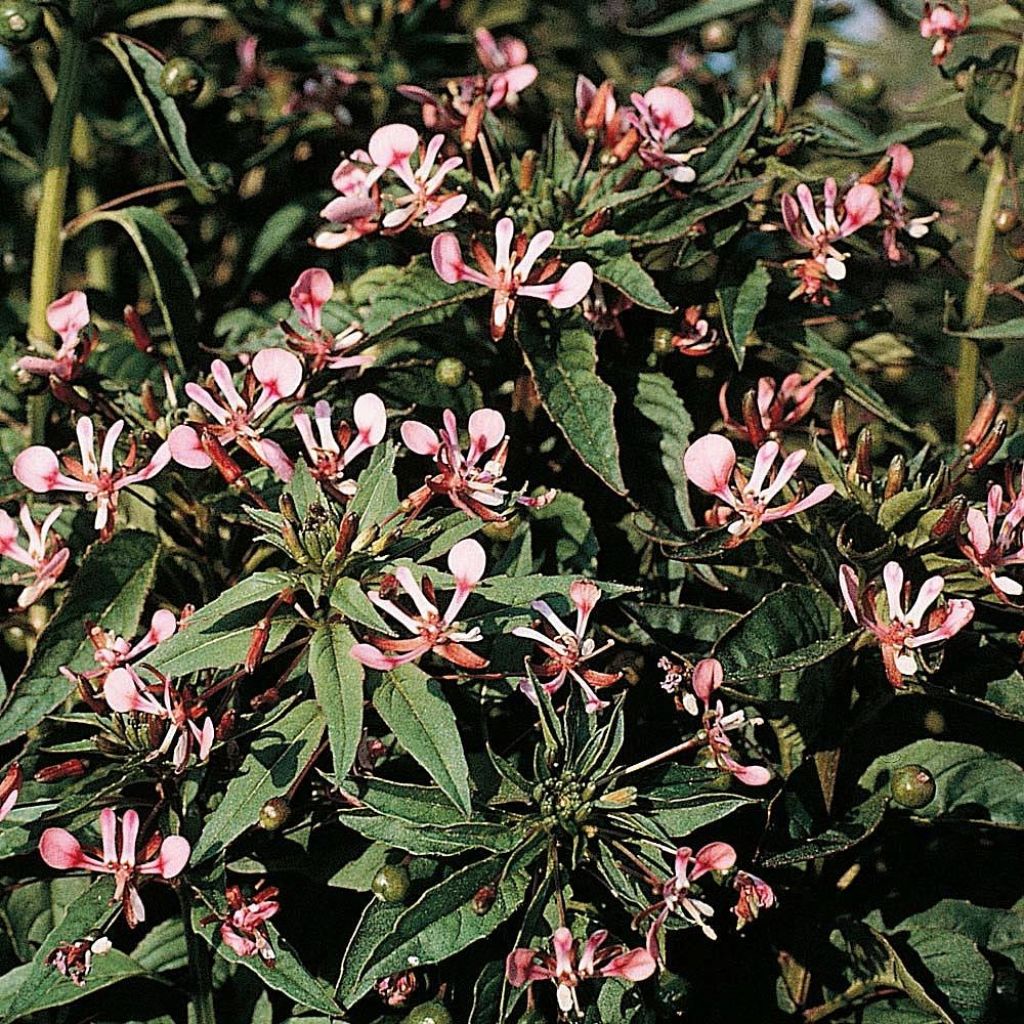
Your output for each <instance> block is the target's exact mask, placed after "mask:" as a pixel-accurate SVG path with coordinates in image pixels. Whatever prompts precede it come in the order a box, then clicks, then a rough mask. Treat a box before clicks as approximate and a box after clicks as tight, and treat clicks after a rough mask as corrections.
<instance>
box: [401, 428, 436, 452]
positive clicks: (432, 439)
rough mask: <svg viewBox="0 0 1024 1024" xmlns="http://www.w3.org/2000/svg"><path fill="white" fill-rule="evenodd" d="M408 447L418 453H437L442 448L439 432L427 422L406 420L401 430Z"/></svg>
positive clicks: (403, 440)
mask: <svg viewBox="0 0 1024 1024" xmlns="http://www.w3.org/2000/svg"><path fill="white" fill-rule="evenodd" d="M399 433H400V434H401V435H402V442H403V443H404V444H405V446H406V448H408V449H409V451H411V452H415V453H416V454H417V455H431V456H433V455H436V454H437V453H438V452H439V451H440V450H441V442H440V440H439V439H438V436H437V434H436V433H435V432H434V431H433V430H431V428H430V427H428V426H427V425H426V424H425V423H419V422H417V421H416V420H406V421H405V422H404V423H403V424H402V426H401V429H400V431H399Z"/></svg>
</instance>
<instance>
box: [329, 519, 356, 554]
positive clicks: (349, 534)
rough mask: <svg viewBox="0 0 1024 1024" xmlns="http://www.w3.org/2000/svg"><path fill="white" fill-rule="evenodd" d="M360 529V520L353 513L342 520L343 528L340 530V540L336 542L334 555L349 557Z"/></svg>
mask: <svg viewBox="0 0 1024 1024" xmlns="http://www.w3.org/2000/svg"><path fill="white" fill-rule="evenodd" d="M358 528H359V520H358V518H357V517H356V516H354V515H352V514H351V513H350V514H349V515H347V516H345V518H344V519H342V521H341V526H340V527H339V528H338V539H337V540H336V541H335V542H334V554H335V556H336V557H338V558H347V557H348V554H349V552H350V551H351V550H352V543H353V541H354V540H355V536H356V530H357V529H358Z"/></svg>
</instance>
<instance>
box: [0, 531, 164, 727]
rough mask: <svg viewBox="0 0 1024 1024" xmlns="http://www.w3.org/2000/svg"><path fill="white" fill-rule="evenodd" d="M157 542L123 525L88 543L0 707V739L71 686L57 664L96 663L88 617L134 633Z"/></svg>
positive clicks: (33, 719)
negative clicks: (102, 540)
mask: <svg viewBox="0 0 1024 1024" xmlns="http://www.w3.org/2000/svg"><path fill="white" fill-rule="evenodd" d="M159 546H160V545H159V541H158V540H157V538H156V537H155V536H153V535H152V534H149V533H142V532H141V531H139V530H122V531H121V532H120V533H115V534H114V536H113V537H112V538H111V539H110V540H109V541H108V542H107V543H106V544H100V543H96V544H94V545H93V546H92V547H91V548H90V549H89V551H88V553H87V554H86V556H85V558H84V559H83V560H82V563H81V565H80V566H79V568H78V572H77V573H76V574H75V578H74V579H73V580H72V582H71V585H70V586H69V587H68V590H67V593H66V594H65V596H64V599H63V600H62V601H61V603H60V607H59V608H58V609H57V611H56V613H55V614H54V616H53V618H52V619H50V621H49V622H48V623H47V624H46V628H45V629H44V630H43V632H42V633H41V634H40V636H39V642H38V643H37V645H36V649H35V652H34V653H33V655H32V660H31V661H30V662H29V663H28V665H27V666H26V668H25V671H24V672H23V673H22V675H21V677H20V678H19V679H17V680H16V681H15V683H14V687H13V689H12V691H11V694H10V695H9V697H8V699H7V703H6V704H5V706H4V708H3V711H2V713H0V743H8V742H10V741H11V740H12V739H15V738H16V737H18V736H21V735H22V734H23V733H24V732H25V731H26V730H28V729H31V728H32V727H33V726H35V725H38V724H39V722H40V721H42V719H43V717H44V716H45V715H47V714H49V713H50V712H51V711H53V709H54V708H56V707H57V706H58V705H60V704H61V703H62V702H63V701H64V700H66V699H67V697H68V696H69V695H70V693H71V692H72V690H73V686H72V685H71V684H70V683H69V682H68V681H67V680H66V679H65V678H64V676H62V675H61V673H60V669H61V666H63V665H67V666H68V667H69V668H71V669H73V670H76V671H81V670H83V669H87V668H95V661H94V659H93V654H94V651H95V648H94V647H93V645H92V643H91V642H90V640H89V637H88V626H87V623H90V622H95V623H97V624H98V625H100V626H102V627H103V628H104V629H106V630H109V631H111V632H113V633H114V634H116V635H117V636H123V637H128V638H131V637H133V636H134V635H135V633H136V630H137V627H138V625H139V618H140V617H141V615H142V609H143V605H144V604H145V600H146V596H147V594H148V593H149V589H150V587H151V586H152V583H153V575H154V573H155V572H156V563H157V555H158V552H159Z"/></svg>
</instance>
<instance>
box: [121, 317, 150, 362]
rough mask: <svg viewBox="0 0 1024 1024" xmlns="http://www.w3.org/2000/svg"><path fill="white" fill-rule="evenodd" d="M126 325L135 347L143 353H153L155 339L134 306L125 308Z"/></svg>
mask: <svg viewBox="0 0 1024 1024" xmlns="http://www.w3.org/2000/svg"><path fill="white" fill-rule="evenodd" d="M124 325H125V327H127V328H128V330H129V331H131V335H132V341H134V342H135V347H136V348H137V349H138V350H139V351H140V352H143V353H149V352H152V351H153V338H152V337H151V336H150V333H149V331H148V330H147V329H146V325H145V324H144V323H143V322H142V317H140V316H139V313H138V310H136V308H135V307H134V306H125V307H124Z"/></svg>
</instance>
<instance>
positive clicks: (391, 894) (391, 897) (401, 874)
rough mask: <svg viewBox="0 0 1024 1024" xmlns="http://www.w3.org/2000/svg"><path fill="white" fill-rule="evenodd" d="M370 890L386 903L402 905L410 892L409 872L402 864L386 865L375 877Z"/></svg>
mask: <svg viewBox="0 0 1024 1024" xmlns="http://www.w3.org/2000/svg"><path fill="white" fill-rule="evenodd" d="M370 888H371V889H372V890H373V894H374V895H375V896H376V897H377V898H378V899H380V900H381V901H383V902H384V903H401V902H402V900H404V899H405V896H406V893H408V891H409V871H408V869H407V868H405V867H404V866H403V865H401V864H385V865H384V866H383V867H382V868H381V869H380V870H379V871H378V872H377V874H375V875H374V876H373V881H372V882H371V883H370Z"/></svg>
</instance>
